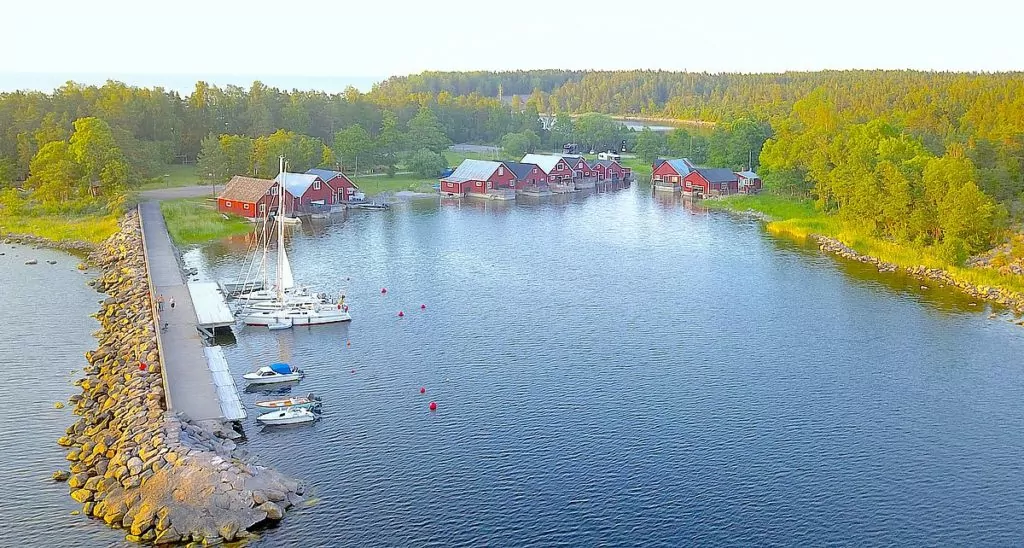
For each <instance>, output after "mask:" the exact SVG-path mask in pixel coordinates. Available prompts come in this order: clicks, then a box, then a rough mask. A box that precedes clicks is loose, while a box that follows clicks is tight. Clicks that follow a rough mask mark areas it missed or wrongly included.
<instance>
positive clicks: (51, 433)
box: [0, 244, 126, 546]
mask: <svg viewBox="0 0 1024 548" xmlns="http://www.w3.org/2000/svg"><path fill="white" fill-rule="evenodd" d="M0 252H2V253H4V255H3V256H0V280H2V283H0V302H2V303H4V304H3V306H2V307H0V326H2V327H0V374H2V375H3V378H4V382H2V383H0V401H2V402H3V409H4V413H3V416H2V417H0V477H2V478H3V481H4V485H5V489H4V496H3V498H2V499H0V515H2V516H3V517H4V519H3V522H4V523H3V526H2V527H0V546H112V545H113V546H119V545H122V544H126V543H125V542H124V533H123V532H119V531H114V530H111V529H108V528H107V527H106V526H105V525H103V523H102V522H97V521H93V520H90V519H88V518H86V517H85V516H81V515H79V516H73V515H71V512H72V511H74V510H80V509H81V507H82V505H81V504H78V503H76V502H75V501H73V500H71V498H70V497H69V496H68V488H67V484H66V483H63V482H55V481H52V480H51V479H50V474H51V473H53V472H54V471H55V470H61V469H63V470H67V468H68V464H69V463H68V461H66V460H65V459H64V453H65V452H64V450H63V449H62V448H61V447H60V446H58V445H57V438H59V437H61V436H63V435H64V429H65V428H67V427H68V426H70V425H71V424H72V423H73V422H74V421H75V416H74V415H73V414H72V412H71V409H72V407H73V406H71V405H67V406H66V407H65V408H64V409H55V408H54V406H53V404H54V403H55V402H58V401H63V402H66V401H67V398H68V397H69V396H71V395H72V394H76V393H79V392H80V390H79V389H78V388H77V387H75V386H73V385H72V383H73V382H74V381H75V379H78V378H81V377H82V376H83V372H82V368H83V367H84V366H85V365H86V363H85V358H84V357H83V354H84V353H85V351H87V350H92V349H94V348H95V347H96V341H95V339H93V338H92V336H91V334H92V332H93V331H95V330H97V329H99V323H98V322H96V321H95V320H94V319H92V318H91V317H89V315H90V314H92V313H94V312H96V310H97V309H98V308H99V305H98V301H101V300H102V299H103V298H105V296H104V295H101V294H99V293H97V292H96V291H94V290H93V289H92V288H91V287H89V286H88V285H87V282H88V281H89V280H90V279H92V273H89V272H85V273H83V272H80V271H78V270H77V269H76V268H75V266H76V265H77V264H78V263H79V262H81V259H79V258H76V257H73V256H71V255H69V254H66V253H62V252H59V251H55V250H50V249H32V248H31V247H29V246H25V245H16V246H13V247H12V246H10V245H6V244H0ZM33 258H34V259H37V260H38V261H39V264H36V265H26V264H24V263H25V261H26V260H28V259H33ZM46 261H56V262H57V264H54V265H51V264H47V262H46Z"/></svg>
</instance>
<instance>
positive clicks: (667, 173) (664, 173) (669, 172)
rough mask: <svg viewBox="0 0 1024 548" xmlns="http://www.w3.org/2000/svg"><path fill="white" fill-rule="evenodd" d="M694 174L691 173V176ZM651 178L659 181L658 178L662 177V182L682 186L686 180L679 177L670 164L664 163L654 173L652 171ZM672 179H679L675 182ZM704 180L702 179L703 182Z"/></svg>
mask: <svg viewBox="0 0 1024 548" xmlns="http://www.w3.org/2000/svg"><path fill="white" fill-rule="evenodd" d="M693 173H694V172H691V173H690V174H691V175H692V174H693ZM651 177H653V178H654V180H655V181H657V180H659V179H658V177H661V179H660V180H662V181H665V182H666V183H671V182H676V183H680V184H681V183H682V182H683V180H684V178H683V177H682V176H681V175H679V173H678V172H676V170H675V169H673V168H672V166H671V165H669V163H668V162H664V163H662V164H661V165H660V166H658V167H657V168H656V169H655V170H654V171H652V172H651ZM672 177H677V179H675V181H673V180H672ZM703 179H704V178H703V177H701V180H703Z"/></svg>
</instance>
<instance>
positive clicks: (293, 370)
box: [242, 363, 305, 384]
mask: <svg viewBox="0 0 1024 548" xmlns="http://www.w3.org/2000/svg"><path fill="white" fill-rule="evenodd" d="M304 375H305V373H303V372H302V370H301V369H299V368H298V367H295V366H293V365H288V364H286V363H272V364H270V365H268V366H264V367H260V368H259V369H257V370H256V371H253V372H252V373H246V374H244V375H242V378H243V379H245V380H246V381H247V382H249V383H250V384H273V383H277V382H289V381H297V380H299V379H301V378H302V377H303V376H304Z"/></svg>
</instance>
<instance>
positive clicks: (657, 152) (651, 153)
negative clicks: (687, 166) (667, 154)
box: [633, 127, 665, 164]
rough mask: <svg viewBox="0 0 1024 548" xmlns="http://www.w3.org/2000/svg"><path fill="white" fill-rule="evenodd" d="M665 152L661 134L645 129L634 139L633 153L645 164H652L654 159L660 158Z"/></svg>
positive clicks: (663, 137)
mask: <svg viewBox="0 0 1024 548" xmlns="http://www.w3.org/2000/svg"><path fill="white" fill-rule="evenodd" d="M664 151H665V136H664V134H662V133H659V132H656V131H651V128H649V127H645V128H644V129H642V130H641V131H640V135H638V136H637V138H636V145H634V146H633V152H635V153H636V155H637V156H639V157H640V159H641V160H643V162H644V163H645V164H650V163H653V162H654V160H655V158H658V157H659V156H661V154H662V153H663V152H664Z"/></svg>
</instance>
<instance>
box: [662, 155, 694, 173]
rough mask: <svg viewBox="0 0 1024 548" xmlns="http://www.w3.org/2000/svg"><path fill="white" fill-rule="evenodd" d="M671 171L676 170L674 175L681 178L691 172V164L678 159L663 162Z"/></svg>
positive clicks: (688, 161)
mask: <svg viewBox="0 0 1024 548" xmlns="http://www.w3.org/2000/svg"><path fill="white" fill-rule="evenodd" d="M665 163H667V164H668V165H669V166H670V167H672V169H674V170H676V173H678V174H679V175H682V176H684V177H685V176H687V175H689V174H690V172H691V171H693V164H691V163H690V160H687V159H686V158H679V159H678V160H665Z"/></svg>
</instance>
